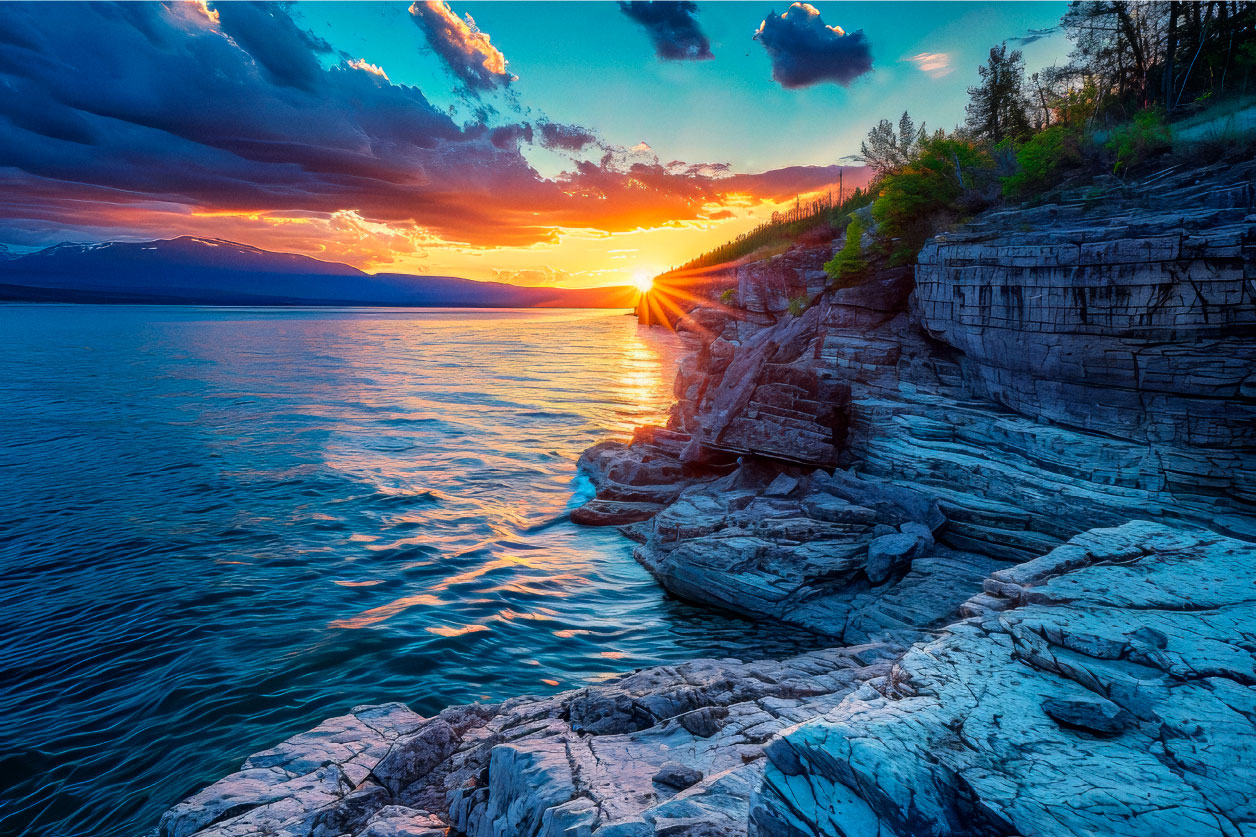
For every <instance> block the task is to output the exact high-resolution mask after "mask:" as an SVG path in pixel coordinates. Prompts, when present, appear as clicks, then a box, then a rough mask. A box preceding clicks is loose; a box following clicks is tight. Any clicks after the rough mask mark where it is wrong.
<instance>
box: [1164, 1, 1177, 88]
mask: <svg viewBox="0 0 1256 837" xmlns="http://www.w3.org/2000/svg"><path fill="white" fill-rule="evenodd" d="M1180 12H1181V3H1179V2H1178V0H1173V2H1171V3H1169V40H1168V43H1167V44H1166V46H1165V50H1164V84H1163V85H1161V87H1162V89H1163V91H1164V92H1163V94H1162V95H1163V96H1164V107H1165V110H1166V111H1167V112H1169V113H1172V112H1173V57H1174V53H1175V52H1177V19H1178V14H1180Z"/></svg>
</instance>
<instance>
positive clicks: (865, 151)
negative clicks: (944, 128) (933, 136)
mask: <svg viewBox="0 0 1256 837" xmlns="http://www.w3.org/2000/svg"><path fill="white" fill-rule="evenodd" d="M924 139H925V126H924V123H923V122H922V123H921V124H920V127H919V128H917V127H916V123H915V122H913V121H912V118H911V117H910V116H908V115H907V111H903V115H902V116H901V117H899V120H898V130H897V131H896V130H895V129H894V123H893V122H891V121H890V120H888V119H882V120H881V121H880V122H878V123H877V126H876V127H875V128H873V129H872V130H871V131H869V132H868V138H867V139H866V140H864V141H863V142H862V143H860V145H859V156H860V157H861V158H862V159H863V161H864V162H865V163H867V164H868V165H869V166H871V167H872V169H873V170H874V171H876V173H877V175H878V176H881V175H884V174H888V173H889V172H892V171H894V170H895V169H901V168H902V167H903V166H906V165H907V164H908V163H910V162H911V161H912V159H913V158H914V157H915V156H916V155H917V154H919V153H920V144H921V143H922V142H924Z"/></svg>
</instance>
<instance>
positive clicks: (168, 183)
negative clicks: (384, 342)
mask: <svg viewBox="0 0 1256 837" xmlns="http://www.w3.org/2000/svg"><path fill="white" fill-rule="evenodd" d="M1065 7H1066V4H1065V3H1063V2H1054V3H1047V2H1042V3H1038V2H1025V3H1007V2H995V3H964V2H946V3H897V2H874V3H859V2H831V3H824V2H819V3H813V4H810V5H808V4H802V3H797V4H793V5H792V6H791V5H789V4H788V3H775V4H773V3H770V2H758V1H757V0H750V1H749V2H735V3H726V2H700V3H603V2H559V3H549V2H529V3H521V2H515V3H502V2H458V1H457V0H451V2H449V3H445V2H441V0H433V2H414V3H407V2H380V3H375V2H352V3H343V2H297V3H290V4H252V3H218V4H215V3H212V2H209V3H205V2H169V3H127V4H123V5H120V6H113V5H109V4H104V3H94V4H60V3H51V4H46V3H37V4H30V5H26V4H21V3H0V244H3V245H5V246H7V248H8V249H9V251H10V252H17V253H20V252H24V251H28V250H31V249H35V248H40V247H44V246H48V245H50V244H54V243H58V242H62V241H73V242H99V241H109V240H147V239H154V238H169V237H174V236H177V235H197V236H204V237H214V238H226V239H230V240H233V241H240V242H243V243H245V244H250V245H253V246H257V247H262V248H265V249H271V250H280V251H286V252H297V253H303V254H306V255H311V256H314V257H316V258H323V259H328V260H333V261H341V262H345V263H348V264H352V265H354V266H355V267H359V268H362V269H364V270H368V271H371V272H409V273H424V274H434V275H454V276H464V277H467V278H471V279H493V280H499V281H510V282H516V283H521V284H556V285H562V286H568V287H591V286H598V285H609V284H621V283H624V282H629V281H635V280H637V279H639V278H641V277H643V276H650V275H654V274H656V273H659V272H662V271H663V270H666V269H668V268H669V267H672V266H674V265H678V264H681V263H683V262H685V261H687V260H688V259H690V258H692V257H694V256H696V255H698V254H699V253H701V252H703V251H705V250H708V249H711V248H712V247H715V246H717V245H719V244H721V243H723V242H725V241H727V240H729V239H731V238H733V237H735V236H736V235H737V234H738V233H741V232H744V231H746V230H748V229H750V228H752V227H754V226H755V225H756V224H758V223H760V222H762V221H763V220H764V219H765V218H767V217H769V216H770V215H771V213H772V212H773V211H775V210H778V209H782V208H786V207H787V206H789V205H792V203H793V201H794V199H795V197H797V196H798V195H800V194H804V195H805V194H815V193H822V192H824V191H828V190H830V189H834V188H835V186H834V182H835V181H836V180H837V177H838V167H840V166H846V167H847V168H846V171H845V174H844V175H843V182H844V183H845V184H846V186H847V188H849V187H851V186H853V185H858V184H859V183H861V182H863V181H864V180H866V173H865V172H863V171H860V170H859V169H858V168H854V167H856V166H858V162H857V161H856V160H854V159H853V157H854V155H857V153H858V150H859V142H860V140H861V139H862V138H863V137H864V136H865V135H866V134H867V132H868V129H869V128H871V127H872V126H873V125H874V124H875V123H876V122H877V121H878V120H879V119H882V118H891V119H895V120H897V117H898V116H899V114H901V113H902V112H903V111H904V110H907V111H909V112H910V113H911V114H912V116H913V117H914V118H916V120H917V121H918V122H919V121H921V120H923V121H924V122H926V123H927V124H928V125H929V126H930V127H944V128H950V127H953V126H955V125H956V124H957V123H960V122H962V120H963V115H964V104H965V102H966V100H967V93H966V90H967V88H968V86H970V85H972V84H973V83H975V81H976V79H977V72H976V68H977V66H978V65H979V64H980V63H982V61H983V60H984V58H985V56H986V54H987V53H988V51H989V48H990V47H991V46H992V45H995V44H998V43H1000V42H1003V41H1007V42H1008V43H1009V45H1010V46H1013V47H1016V48H1019V49H1022V50H1023V51H1024V53H1025V59H1026V65H1027V67H1028V69H1029V70H1030V71H1031V72H1032V71H1033V70H1035V69H1039V68H1041V67H1044V66H1047V65H1050V64H1052V63H1062V62H1063V61H1064V60H1065V57H1066V55H1067V53H1068V48H1069V44H1068V42H1067V40H1066V39H1065V38H1064V37H1063V36H1062V35H1061V34H1060V33H1059V32H1058V31H1056V30H1055V28H1054V27H1055V26H1056V24H1057V23H1058V22H1059V19H1060V17H1061V15H1062V14H1063V13H1064V11H1065Z"/></svg>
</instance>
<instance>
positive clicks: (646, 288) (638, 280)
mask: <svg viewBox="0 0 1256 837" xmlns="http://www.w3.org/2000/svg"><path fill="white" fill-rule="evenodd" d="M632 284H634V285H636V286H637V290H639V291H641V293H643V294H648V293H649V292H650V289H651V288H653V287H654V277H653V276H651V275H650V274H648V273H637V274H636V275H635V276H633V277H632Z"/></svg>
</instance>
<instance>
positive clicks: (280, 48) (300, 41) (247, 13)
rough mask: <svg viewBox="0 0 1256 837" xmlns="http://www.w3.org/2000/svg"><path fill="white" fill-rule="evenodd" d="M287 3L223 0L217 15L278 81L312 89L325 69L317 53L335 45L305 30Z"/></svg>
mask: <svg viewBox="0 0 1256 837" xmlns="http://www.w3.org/2000/svg"><path fill="white" fill-rule="evenodd" d="M288 6H289V4H286V3H246V2H233V3H219V4H218V5H217V6H215V7H214V12H213V14H214V15H216V16H217V17H218V20H219V23H220V25H221V27H222V31H223V33H224V34H225V35H227V37H229V38H231V39H232V40H233V41H235V42H236V43H237V44H239V45H240V47H241V48H242V49H244V50H245V51H247V52H248V53H249V54H250V55H252V56H253V60H254V61H256V62H257V63H258V64H260V65H261V66H262V68H263V69H264V70H265V71H266V74H267V75H268V76H269V77H270V78H271V80H272V81H274V82H275V83H276V84H280V85H287V86H289V87H299V88H301V89H302V90H312V89H313V88H314V86H315V84H316V83H317V79H318V77H319V75H321V74H322V71H323V68H322V66H321V65H320V64H319V62H318V58H317V56H316V53H330V52H331V51H332V49H331V45H330V44H328V43H327V42H326V41H324V40H322V39H321V38H315V37H314V36H312V35H310V34H309V33H308V32H306V31H305V30H303V29H301V28H300V27H299V26H297V25H296V24H295V23H293V21H292V18H291V17H290V16H289V15H288Z"/></svg>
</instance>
